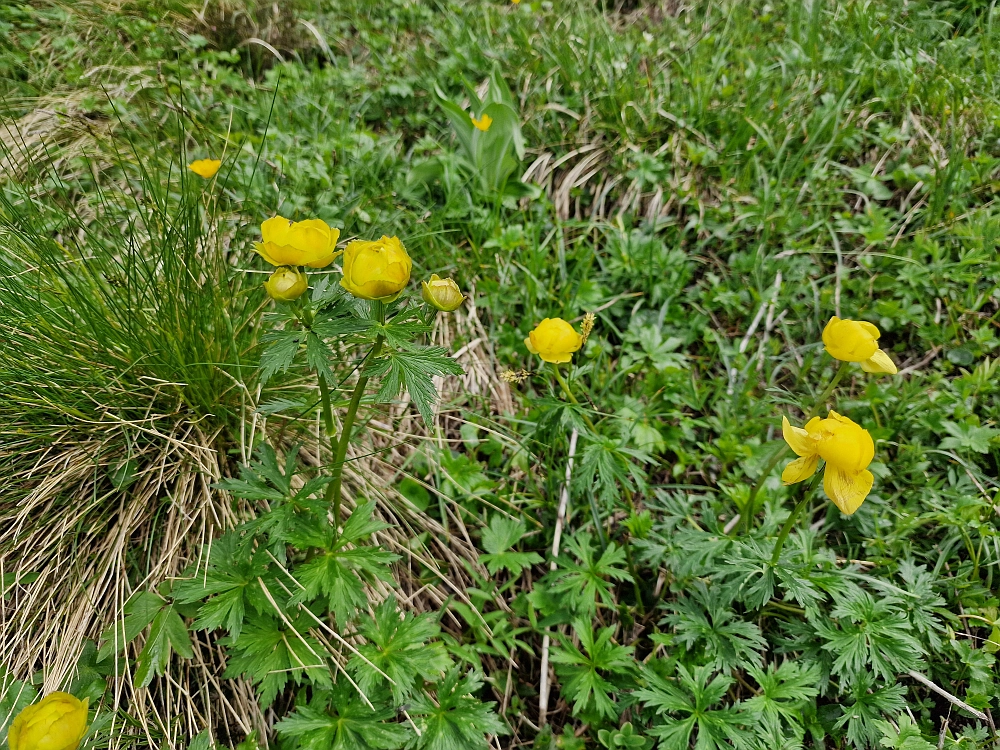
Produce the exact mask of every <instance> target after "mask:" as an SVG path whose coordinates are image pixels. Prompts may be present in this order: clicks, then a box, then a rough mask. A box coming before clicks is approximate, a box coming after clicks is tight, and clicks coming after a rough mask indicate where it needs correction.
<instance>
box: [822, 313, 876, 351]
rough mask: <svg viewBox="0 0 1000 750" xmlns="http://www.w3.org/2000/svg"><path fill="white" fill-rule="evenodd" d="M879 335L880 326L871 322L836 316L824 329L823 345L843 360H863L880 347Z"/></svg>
mask: <svg viewBox="0 0 1000 750" xmlns="http://www.w3.org/2000/svg"><path fill="white" fill-rule="evenodd" d="M878 335H879V333H878V328H876V327H875V326H873V325H872V324H871V323H867V322H865V321H858V320H841V319H840V318H838V317H837V316H834V317H832V318H830V322H829V323H827V324H826V328H824V329H823V346H824V347H825V348H826V351H827V353H828V354H829V355H830V356H831V357H833V358H834V359H839V360H840V361H841V362H861V361H863V360H866V359H868V358H869V357H870V356H872V355H873V354H874V353H875V351H876V350H877V349H878V344H877V343H876V339H878Z"/></svg>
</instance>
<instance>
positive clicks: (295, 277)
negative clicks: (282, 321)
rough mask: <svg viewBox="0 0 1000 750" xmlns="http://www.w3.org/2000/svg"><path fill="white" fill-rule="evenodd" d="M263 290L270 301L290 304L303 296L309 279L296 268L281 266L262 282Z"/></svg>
mask: <svg viewBox="0 0 1000 750" xmlns="http://www.w3.org/2000/svg"><path fill="white" fill-rule="evenodd" d="M264 288H265V289H266V290H267V293H268V294H269V295H270V296H271V299H276V300H280V301H281V302H291V301H292V300H296V299H298V298H299V297H301V296H302V295H303V294H305V291H306V290H307V289H308V288H309V279H308V278H306V275H305V273H304V272H303V271H300V270H299V269H297V268H293V267H292V266H282V267H281V268H279V269H278V270H276V271H275V272H274V273H272V274H271V276H270V277H269V278H268V280H267V281H265V282H264Z"/></svg>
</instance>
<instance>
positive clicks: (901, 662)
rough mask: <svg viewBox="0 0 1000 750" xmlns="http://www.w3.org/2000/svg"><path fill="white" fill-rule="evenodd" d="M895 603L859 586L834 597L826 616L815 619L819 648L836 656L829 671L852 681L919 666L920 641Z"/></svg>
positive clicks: (888, 676) (850, 682)
mask: <svg viewBox="0 0 1000 750" xmlns="http://www.w3.org/2000/svg"><path fill="white" fill-rule="evenodd" d="M898 605H899V602H898V600H896V599H893V598H891V597H883V598H881V599H879V600H877V601H876V600H875V599H874V598H873V597H872V596H871V594H869V593H868V592H867V591H864V590H861V589H858V590H857V591H856V592H854V593H852V594H851V595H849V596H847V597H837V605H836V606H835V607H834V608H833V610H832V611H831V613H830V619H826V618H823V619H819V620H817V621H816V623H815V627H816V632H817V633H818V635H819V636H820V637H821V638H822V639H823V641H824V643H823V648H824V649H825V650H826V651H829V652H831V653H832V654H834V655H835V656H836V658H835V659H834V662H833V666H832V668H831V671H832V673H833V674H835V675H838V676H840V677H842V678H843V679H844V680H845V681H846V682H847V683H848V684H854V683H855V682H857V681H858V680H859V679H861V678H862V677H863V676H865V675H867V674H869V673H870V674H872V675H874V676H875V677H883V678H885V679H887V680H891V679H894V677H895V675H897V674H899V673H900V672H908V671H909V670H911V669H917V668H918V667H919V666H920V664H921V662H922V651H921V648H920V643H919V641H917V639H916V638H914V637H913V634H912V632H911V629H912V626H911V625H910V622H909V620H908V619H907V617H906V615H904V614H903V613H902V612H900V611H899V608H898Z"/></svg>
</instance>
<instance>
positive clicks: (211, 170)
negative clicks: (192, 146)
mask: <svg viewBox="0 0 1000 750" xmlns="http://www.w3.org/2000/svg"><path fill="white" fill-rule="evenodd" d="M221 166H222V161H221V160H219V159H198V161H193V162H191V163H190V164H188V169H190V170H191V171H192V172H194V173H195V174H196V175H198V176H199V177H202V178H204V179H206V180H211V179H212V178H213V177H215V173H216V172H218V171H219V167H221Z"/></svg>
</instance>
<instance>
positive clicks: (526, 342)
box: [524, 336, 538, 354]
mask: <svg viewBox="0 0 1000 750" xmlns="http://www.w3.org/2000/svg"><path fill="white" fill-rule="evenodd" d="M524 345H525V346H526V347H528V351H529V352H531V353H532V354H538V350H537V349H536V348H535V345H534V344H532V343H531V337H530V336H529V337H528V338H526V339H525V340H524Z"/></svg>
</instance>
